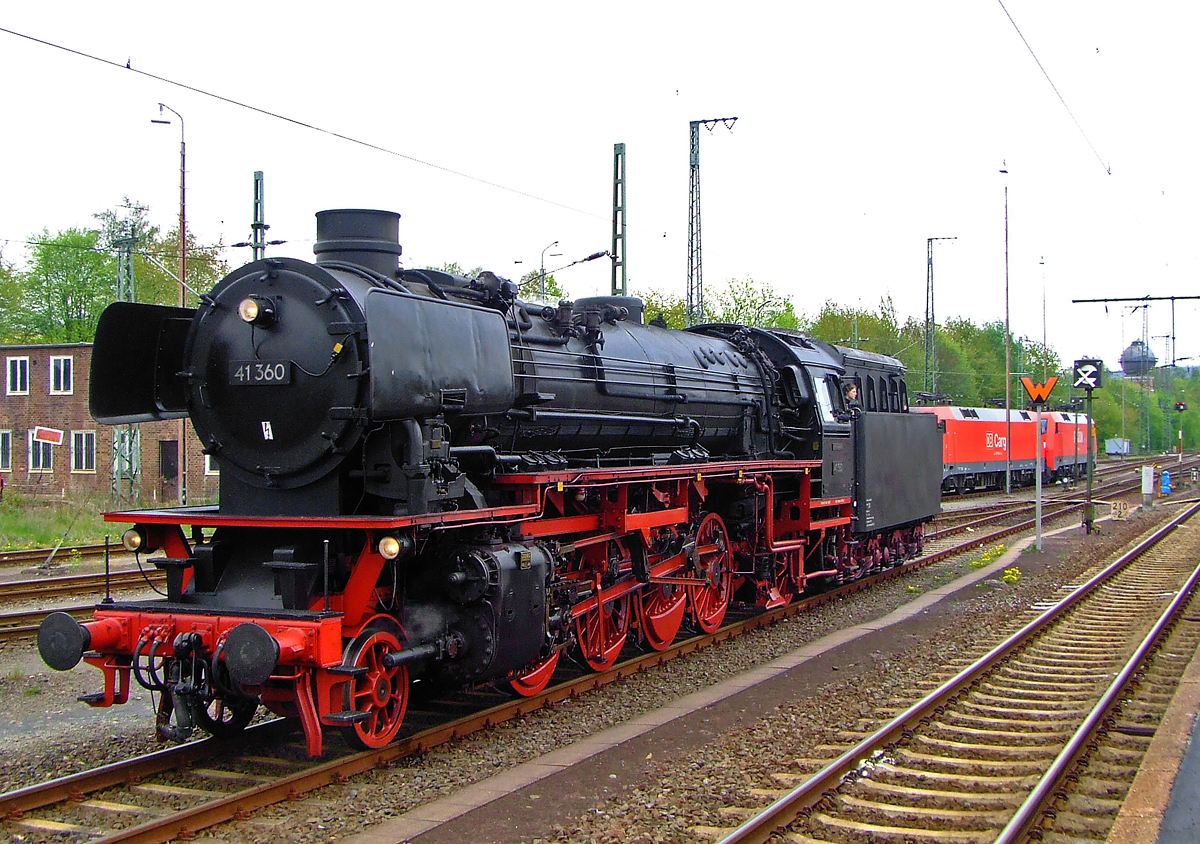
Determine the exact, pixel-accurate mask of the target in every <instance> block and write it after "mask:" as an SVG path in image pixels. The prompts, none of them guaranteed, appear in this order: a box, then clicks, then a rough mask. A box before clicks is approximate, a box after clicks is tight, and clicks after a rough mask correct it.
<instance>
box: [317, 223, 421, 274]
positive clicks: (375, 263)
mask: <svg viewBox="0 0 1200 844" xmlns="http://www.w3.org/2000/svg"><path fill="white" fill-rule="evenodd" d="M313 252H315V253H316V255H317V264H318V266H319V265H321V264H329V263H333V262H335V261H344V262H346V263H349V264H358V265H359V266H363V267H367V268H368V269H372V270H374V271H375V272H377V273H380V274H381V275H385V276H387V277H388V278H395V277H396V270H397V268H398V267H399V265H400V262H399V255H400V215H399V214H397V213H396V212H394V211H369V210H362V209H353V208H349V209H338V210H334V211H318V212H317V242H316V244H314V246H313Z"/></svg>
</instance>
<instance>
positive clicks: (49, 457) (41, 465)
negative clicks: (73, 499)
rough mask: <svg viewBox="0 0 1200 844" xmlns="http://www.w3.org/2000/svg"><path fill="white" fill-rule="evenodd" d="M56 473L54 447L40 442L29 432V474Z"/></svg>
mask: <svg viewBox="0 0 1200 844" xmlns="http://www.w3.org/2000/svg"><path fill="white" fill-rule="evenodd" d="M53 471H54V446H52V445H51V444H50V443H43V442H38V441H37V440H35V439H34V438H33V431H30V432H29V474H31V475H32V474H33V473H35V472H53Z"/></svg>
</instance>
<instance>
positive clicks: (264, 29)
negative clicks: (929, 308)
mask: <svg viewBox="0 0 1200 844" xmlns="http://www.w3.org/2000/svg"><path fill="white" fill-rule="evenodd" d="M1005 6H1006V7H1007V9H1008V12H1009V13H1010V14H1011V15H1012V17H1013V19H1014V20H1015V21H1016V23H1017V25H1018V26H1019V27H1020V28H1021V32H1022V33H1023V34H1024V36H1025V38H1026V39H1027V40H1028V42H1029V44H1030V46H1031V47H1032V49H1033V51H1034V52H1035V53H1036V54H1037V57H1038V59H1040V61H1041V63H1042V65H1043V66H1044V67H1045V69H1046V71H1047V73H1048V74H1049V75H1050V78H1051V79H1053V81H1054V84H1055V85H1056V86H1057V88H1058V91H1059V92H1060V93H1061V95H1062V97H1063V98H1064V99H1065V100H1066V103H1067V105H1068V106H1069V107H1070V109H1071V112H1072V113H1073V114H1074V117H1075V120H1078V123H1079V125H1080V126H1081V127H1082V130H1083V133H1086V136H1087V137H1086V138H1085V137H1084V134H1083V133H1081V131H1080V128H1078V127H1077V126H1076V124H1075V122H1074V121H1073V120H1072V117H1071V115H1070V114H1068V112H1067V110H1066V109H1065V108H1064V107H1063V104H1062V103H1061V102H1060V101H1059V99H1058V96H1057V95H1056V94H1055V92H1054V90H1053V89H1052V88H1051V87H1050V84H1049V83H1048V82H1047V81H1046V78H1045V77H1044V76H1043V74H1042V72H1041V70H1039V68H1038V66H1037V63H1036V62H1035V61H1034V58H1033V57H1032V56H1031V55H1030V52H1029V50H1028V49H1027V48H1026V46H1025V45H1024V44H1023V43H1022V41H1021V38H1020V36H1019V35H1018V34H1017V32H1016V30H1015V29H1014V28H1013V25H1012V23H1010V21H1009V19H1008V17H1007V16H1006V15H1005V11H1004V8H1002V7H1001V6H1000V4H999V2H995V0H991V2H989V0H974V2H968V1H967V0H947V2H914V3H897V2H882V0H880V1H879V2H857V3H850V2H839V3H829V2H819V3H818V2H793V3H781V2H775V3H769V4H768V3H758V2H741V3H737V4H734V3H706V2H641V3H622V2H612V3H604V4H600V3H593V4H587V5H585V4H569V3H534V2H514V3H503V4H502V3H483V2H475V0H460V2H456V3H429V2H420V3H417V2H389V3H382V2H380V3H369V4H351V3H346V4H341V6H340V9H341V11H335V8H334V4H329V3H321V4H316V3H306V2H291V3H275V2H256V3H245V2H243V3H237V4H234V3H227V2H223V0H212V2H208V3H175V4H164V3H120V2H110V3H95V2H86V3H84V2H53V1H52V0H49V1H48V2H44V3H36V4H35V3H16V2H8V3H5V4H4V6H3V7H0V8H2V11H0V27H2V28H4V29H7V30H12V31H15V32H18V33H21V34H23V35H27V36H31V37H33V38H37V39H41V40H44V41H48V42H51V43H53V44H57V45H61V46H64V47H68V48H71V49H73V50H77V51H80V52H83V53H88V54H90V55H93V56H96V57H99V58H102V59H106V60H109V61H112V62H118V63H120V64H121V65H124V63H125V61H126V60H129V62H130V64H131V66H132V67H133V68H134V69H135V70H139V71H143V72H145V73H148V74H153V75H155V76H157V77H161V78H162V79H164V80H171V82H177V83H180V84H182V85H186V86H191V87H192V88H194V89H201V90H203V91H206V92H211V93H213V94H217V95H219V96H221V97H225V98H228V99H229V100H236V101H239V102H242V103H247V104H250V105H252V106H255V107H257V108H260V109H262V110H265V111H269V112H273V113H275V114H278V115H283V116H286V117H289V118H291V119H293V120H296V121H301V122H304V123H309V124H313V125H315V126H319V127H321V128H323V129H325V130H328V131H329V132H336V133H339V134H342V135H347V136H350V137H353V138H355V139H358V140H361V141H364V142H367V143H370V144H374V145H378V146H381V147H385V148H387V149H388V150H392V151H394V152H397V153H401V154H403V155H404V156H410V157H412V158H415V159H420V160H421V161H424V162H430V163H433V164H436V165H438V166H439V167H441V168H447V169H449V170H454V171H458V172H459V173H465V174H469V175H470V176H473V177H476V178H477V179H481V180H486V181H489V182H494V183H497V184H500V185H504V186H506V187H509V188H512V189H514V190H515V191H520V192H522V193H524V194H529V195H532V196H533V197H538V198H541V199H543V200H549V201H539V200H538V199H532V198H530V197H529V196H526V195H522V193H517V192H514V191H509V190H501V189H497V188H495V187H491V186H489V185H487V184H483V183H481V182H480V181H475V180H472V179H467V178H462V177H461V176H457V175H453V174H451V173H448V172H445V171H444V170H439V169H436V168H433V167H429V166H425V165H423V164H419V163H416V162H414V161H412V160H410V159H408V158H404V157H400V156H396V155H389V154H386V153H383V152H378V151H375V150H371V149H367V148H365V147H363V146H360V145H356V144H353V143H349V142H347V141H344V140H339V139H337V138H335V137H332V136H331V135H330V134H323V133H320V132H315V131H313V130H311V129H307V128H302V127H300V126H297V125H294V124H292V123H288V122H286V121H282V120H279V119H275V118H271V117H267V116H264V115H262V114H260V113H255V112H254V111H251V110H248V109H245V108H242V107H239V106H237V105H234V104H231V103H229V102H222V101H220V100H218V99H214V98H212V97H209V96H205V95H203V94H201V93H198V92H197V91H195V90H188V89H186V88H183V87H179V86H178V85H174V84H170V82H166V81H159V80H155V79H150V78H147V77H146V76H142V75H139V74H137V73H133V72H130V71H128V70H125V69H124V67H120V68H117V67H113V66H111V65H106V64H103V63H100V62H97V61H94V60H92V59H88V58H83V57H80V56H78V55H73V54H71V53H68V52H64V51H63V50H60V49H55V48H53V47H49V46H45V45H43V44H38V43H35V42H33V41H30V40H27V39H25V38H21V37H17V36H14V35H11V34H9V33H7V32H0V78H3V79H4V80H5V84H4V86H3V88H2V89H0V90H2V92H3V93H2V95H0V96H2V97H3V106H4V110H3V112H4V115H5V121H4V122H5V128H4V130H3V132H2V133H0V138H2V141H0V143H2V146H0V150H2V151H3V155H2V156H0V162H2V163H0V174H2V181H0V190H2V194H0V195H2V196H3V199H2V200H0V248H2V250H3V253H2V254H3V256H4V258H5V259H6V260H9V261H17V262H21V261H22V260H23V259H24V256H25V252H24V246H23V243H22V241H24V240H26V239H27V238H28V236H29V235H30V234H32V233H34V232H38V231H40V230H41V229H42V228H43V227H46V228H48V229H49V230H50V231H51V232H52V233H53V232H55V231H57V230H59V229H63V228H68V227H71V226H89V225H92V224H93V220H92V217H91V215H92V214H93V213H96V212H99V211H102V210H105V209H109V208H112V207H114V206H116V205H117V204H118V203H120V202H121V200H122V198H123V197H124V196H126V195H127V196H129V197H130V198H132V199H134V200H136V201H139V202H142V203H144V204H147V205H149V206H150V208H151V212H150V213H151V218H152V220H153V221H154V222H156V223H157V224H159V225H160V226H162V227H163V228H164V230H165V229H166V228H169V227H171V226H172V225H173V224H174V221H175V219H176V217H177V214H178V202H179V179H178V177H179V172H178V171H179V130H178V124H173V125H172V126H170V127H164V126H156V125H152V124H151V123H150V119H151V118H152V117H157V116H158V109H157V105H156V104H157V103H158V102H160V101H161V102H165V103H166V104H167V105H169V106H171V108H173V109H175V110H176V111H178V112H179V113H181V114H182V115H183V116H184V119H185V120H186V140H187V185H188V191H187V216H188V226H189V230H191V231H192V232H194V233H195V234H196V235H197V236H198V237H199V238H200V239H201V240H202V241H205V242H212V241H215V240H216V239H217V238H224V241H225V242H226V243H233V242H237V241H240V240H246V239H248V238H249V234H250V223H251V221H252V183H253V172H254V171H255V170H263V171H264V172H265V178H266V217H267V222H268V223H269V224H270V226H271V230H270V232H269V236H270V237H271V238H273V239H285V240H287V241H288V244H287V245H286V246H281V247H277V248H275V249H273V250H271V251H270V252H269V253H268V254H284V255H291V256H294V257H299V258H304V259H307V260H311V259H312V241H313V238H314V233H315V220H314V217H313V215H314V213H315V212H317V211H320V210H323V209H327V208H338V207H350V208H384V209H388V210H393V211H398V212H400V213H401V214H402V215H403V216H402V219H401V222H400V239H401V242H402V244H403V245H404V253H405V258H404V263H405V265H406V266H421V265H426V264H432V265H439V264H441V263H443V262H445V261H459V262H460V263H462V264H463V265H464V266H467V267H472V266H483V267H484V268H487V269H492V270H493V271H495V272H497V273H499V274H501V275H508V276H510V277H513V278H516V277H518V276H520V275H521V274H522V273H523V272H525V271H528V270H529V269H536V268H537V266H538V261H539V257H540V255H541V252H542V248H543V247H544V246H546V244H548V243H550V242H552V241H555V240H557V241H559V243H560V246H559V248H556V249H551V250H549V252H560V253H562V257H561V258H557V257H549V253H548V257H547V259H546V264H547V269H552V268H554V267H558V266H560V265H562V264H566V263H568V262H570V261H573V260H576V259H578V258H582V257H584V256H586V255H587V254H589V253H591V252H595V251H598V250H603V249H607V248H609V240H610V231H611V201H612V156H613V144H614V142H624V143H625V144H626V148H627V151H628V172H627V175H628V197H629V225H630V230H629V240H628V260H629V278H630V286H631V288H647V287H651V288H658V289H662V290H670V291H673V292H676V293H678V294H679V295H682V294H683V292H684V290H685V286H686V275H687V272H686V268H687V263H686V261H687V204H688V161H687V152H688V122H689V121H690V120H696V119H704V118H718V117H733V116H736V117H738V118H739V120H738V122H737V125H736V126H735V127H734V129H733V131H732V132H728V131H726V130H725V129H723V128H720V127H718V128H717V130H716V131H714V132H713V133H712V134H709V133H708V132H702V140H701V174H702V177H701V181H702V188H703V206H702V207H703V226H704V230H703V231H704V240H703V245H704V279H705V286H706V290H708V291H709V293H710V295H711V291H713V290H714V288H717V287H719V286H720V285H721V284H722V283H723V282H725V281H726V280H728V279H729V278H732V277H738V278H742V277H746V276H749V277H752V278H754V279H755V280H757V281H760V282H765V283H769V284H771V285H773V286H774V287H775V288H776V289H778V290H780V291H781V292H785V293H787V294H789V295H790V296H792V297H793V298H794V300H795V302H796V305H797V310H799V311H801V312H805V313H808V314H813V313H815V312H816V311H817V310H818V309H819V308H820V306H821V304H822V303H823V302H824V301H825V300H826V299H832V300H834V301H836V302H838V303H840V304H843V305H849V306H860V307H863V308H867V309H872V310H873V309H874V308H876V307H877V305H878V303H879V301H880V298H881V297H882V296H885V295H890V296H891V297H892V298H893V300H894V302H895V305H896V308H897V311H898V314H899V316H900V318H901V319H902V320H903V319H904V318H906V317H908V316H915V317H917V318H918V319H920V320H923V319H924V311H925V304H924V303H925V249H926V238H929V237H957V238H958V240H957V241H955V242H952V243H945V242H943V243H936V244H935V245H934V269H935V281H936V305H937V316H938V319H939V322H941V321H944V320H945V319H947V318H949V317H954V316H962V317H967V318H970V319H972V320H974V321H975V322H976V323H982V322H984V321H989V320H993V319H1003V316H1004V279H1005V269H1004V257H1005V252H1004V178H1005V177H1004V176H1001V175H1000V174H999V173H998V171H999V169H1000V166H1001V162H1007V167H1008V170H1009V175H1008V177H1007V179H1008V189H1009V223H1010V247H1009V262H1010V276H1009V278H1010V302H1011V311H1012V317H1011V324H1012V329H1013V333H1014V334H1015V335H1018V336H1020V335H1025V336H1028V337H1031V338H1034V339H1040V338H1041V335H1042V291H1043V267H1042V266H1041V265H1039V261H1040V260H1041V258H1042V257H1043V256H1044V258H1045V266H1044V277H1045V287H1046V291H1047V293H1046V295H1047V307H1048V310H1049V342H1050V345H1051V346H1053V347H1054V348H1055V349H1056V350H1057V351H1058V352H1059V354H1060V356H1061V357H1062V358H1063V360H1064V361H1065V362H1070V361H1071V360H1073V359H1075V358H1078V357H1084V356H1090V355H1096V356H1100V357H1103V358H1104V360H1105V361H1106V362H1107V363H1108V364H1109V365H1110V366H1113V367H1116V366H1117V365H1118V364H1117V359H1118V357H1119V355H1120V353H1121V350H1122V348H1124V346H1125V345H1128V343H1129V342H1130V341H1131V340H1132V339H1134V338H1136V337H1139V336H1141V332H1142V317H1141V313H1137V314H1133V315H1129V314H1128V310H1129V309H1128V308H1122V307H1121V306H1119V305H1109V306H1108V309H1107V313H1106V312H1105V307H1104V306H1103V305H1082V304H1080V305H1072V304H1071V303H1070V300H1071V299H1072V298H1083V297H1088V298H1098V297H1112V296H1145V295H1152V296H1170V295H1175V296H1185V295H1197V294H1200V285H1197V283H1196V281H1197V278H1198V277H1200V257H1198V254H1197V251H1198V248H1200V247H1198V243H1200V240H1198V239H1197V237H1196V233H1197V231H1198V229H1200V204H1198V203H1197V199H1196V198H1197V196H1198V195H1200V164H1198V163H1197V162H1198V153H1197V149H1198V148H1200V144H1198V143H1197V141H1198V138H1197V131H1198V130H1197V120H1196V115H1195V110H1196V91H1195V88H1196V84H1197V81H1198V80H1200V67H1198V65H1200V51H1197V50H1196V46H1195V42H1196V39H1197V35H1198V34H1200V26H1198V24H1200V5H1198V4H1196V3H1194V2H1183V0H1179V1H1178V2H1161V3H1138V4H1133V3H1116V2H1084V1H1083V0H1062V1H1061V2H1046V0H1040V2H1034V0H1005ZM1089 141H1090V145H1089ZM1092 147H1094V150H1095V151H1093V149H1092ZM1101 161H1103V162H1104V163H1103V164H1102V163H1101ZM1106 166H1111V169H1112V174H1111V175H1109V174H1107V173H1106V172H1105V167H1106ZM564 206H566V207H564ZM249 257H250V255H249V250H230V251H229V253H228V258H229V260H230V261H231V263H233V264H235V265H236V264H238V263H241V262H242V261H244V260H249ZM515 261H522V262H523V263H521V264H514V262H515ZM558 278H559V281H560V282H561V283H562V284H563V285H564V286H565V287H566V288H567V289H568V290H569V292H570V293H571V294H572V295H574V296H583V295H589V294H594V293H604V292H607V291H608V288H609V268H608V262H607V261H595V262H592V263H590V264H584V265H580V266H578V267H573V268H571V269H568V270H563V271H562V272H561V273H559V275H558ZM1170 313H1171V309H1170V305H1169V303H1166V302H1164V303H1159V304H1156V305H1154V306H1153V307H1152V308H1151V309H1150V313H1149V333H1150V335H1151V337H1152V340H1151V345H1152V348H1153V349H1154V351H1155V353H1156V354H1157V355H1158V357H1159V358H1160V360H1167V359H1169V350H1168V349H1167V347H1166V344H1165V341H1164V340H1163V339H1161V338H1157V336H1158V335H1166V334H1169V333H1170V331H1171V321H1170ZM1123 314H1124V316H1123ZM1176 335H1177V337H1178V343H1177V345H1178V349H1177V356H1178V357H1180V358H1183V357H1193V356H1194V357H1195V358H1196V360H1195V361H1194V362H1193V363H1200V307H1198V303H1197V302H1190V301H1189V302H1179V303H1177V304H1176ZM1156 338H1157V339H1156Z"/></svg>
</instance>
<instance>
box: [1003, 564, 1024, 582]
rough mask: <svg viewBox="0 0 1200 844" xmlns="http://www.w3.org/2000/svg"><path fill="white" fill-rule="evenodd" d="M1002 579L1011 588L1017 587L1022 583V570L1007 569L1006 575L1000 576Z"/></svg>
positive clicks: (1015, 568) (1014, 567)
mask: <svg viewBox="0 0 1200 844" xmlns="http://www.w3.org/2000/svg"><path fill="white" fill-rule="evenodd" d="M1000 579H1001V580H1002V581H1004V582H1005V583H1007V584H1008V585H1009V586H1016V585H1017V584H1018V583H1019V582H1020V581H1021V570H1020V569H1019V568H1017V567H1016V566H1013V567H1012V568H1010V569H1005V570H1004V574H1002V575H1000Z"/></svg>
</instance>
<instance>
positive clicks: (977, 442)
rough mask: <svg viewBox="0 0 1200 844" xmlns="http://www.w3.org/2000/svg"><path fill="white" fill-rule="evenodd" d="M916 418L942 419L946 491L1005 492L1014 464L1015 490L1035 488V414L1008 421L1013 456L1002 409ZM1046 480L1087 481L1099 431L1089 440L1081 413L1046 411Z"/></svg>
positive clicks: (943, 411) (948, 410)
mask: <svg viewBox="0 0 1200 844" xmlns="http://www.w3.org/2000/svg"><path fill="white" fill-rule="evenodd" d="M913 410H914V411H915V412H918V413H927V414H931V415H933V416H936V417H937V418H938V423H939V425H940V426H941V427H942V428H943V429H944V432H945V433H944V437H943V439H942V491H943V492H970V491H972V490H982V489H1004V486H1005V485H1004V470H1005V464H1006V461H1009V460H1011V464H1010V465H1011V471H1012V484H1013V486H1031V485H1033V484H1034V483H1035V480H1036V478H1035V474H1034V473H1035V471H1036V466H1037V463H1036V456H1037V423H1036V414H1035V413H1034V412H1033V411H1031V410H1013V411H1012V412H1011V416H1010V417H1009V420H1010V422H1011V431H1012V450H1011V454H1010V452H1009V448H1008V436H1009V430H1010V424H1009V423H1006V420H1005V413H1004V409H1003V408H990V407H956V406H947V407H914V408H913ZM1041 439H1042V480H1043V482H1044V483H1053V482H1055V481H1061V480H1070V479H1073V478H1080V477H1083V475H1084V474H1086V472H1087V450H1088V443H1089V441H1090V442H1091V443H1092V447H1093V448H1094V447H1095V430H1094V426H1093V431H1092V436H1091V437H1088V435H1087V417H1086V416H1085V415H1083V414H1079V413H1065V412H1063V411H1058V410H1055V411H1043V413H1042V438H1041Z"/></svg>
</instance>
